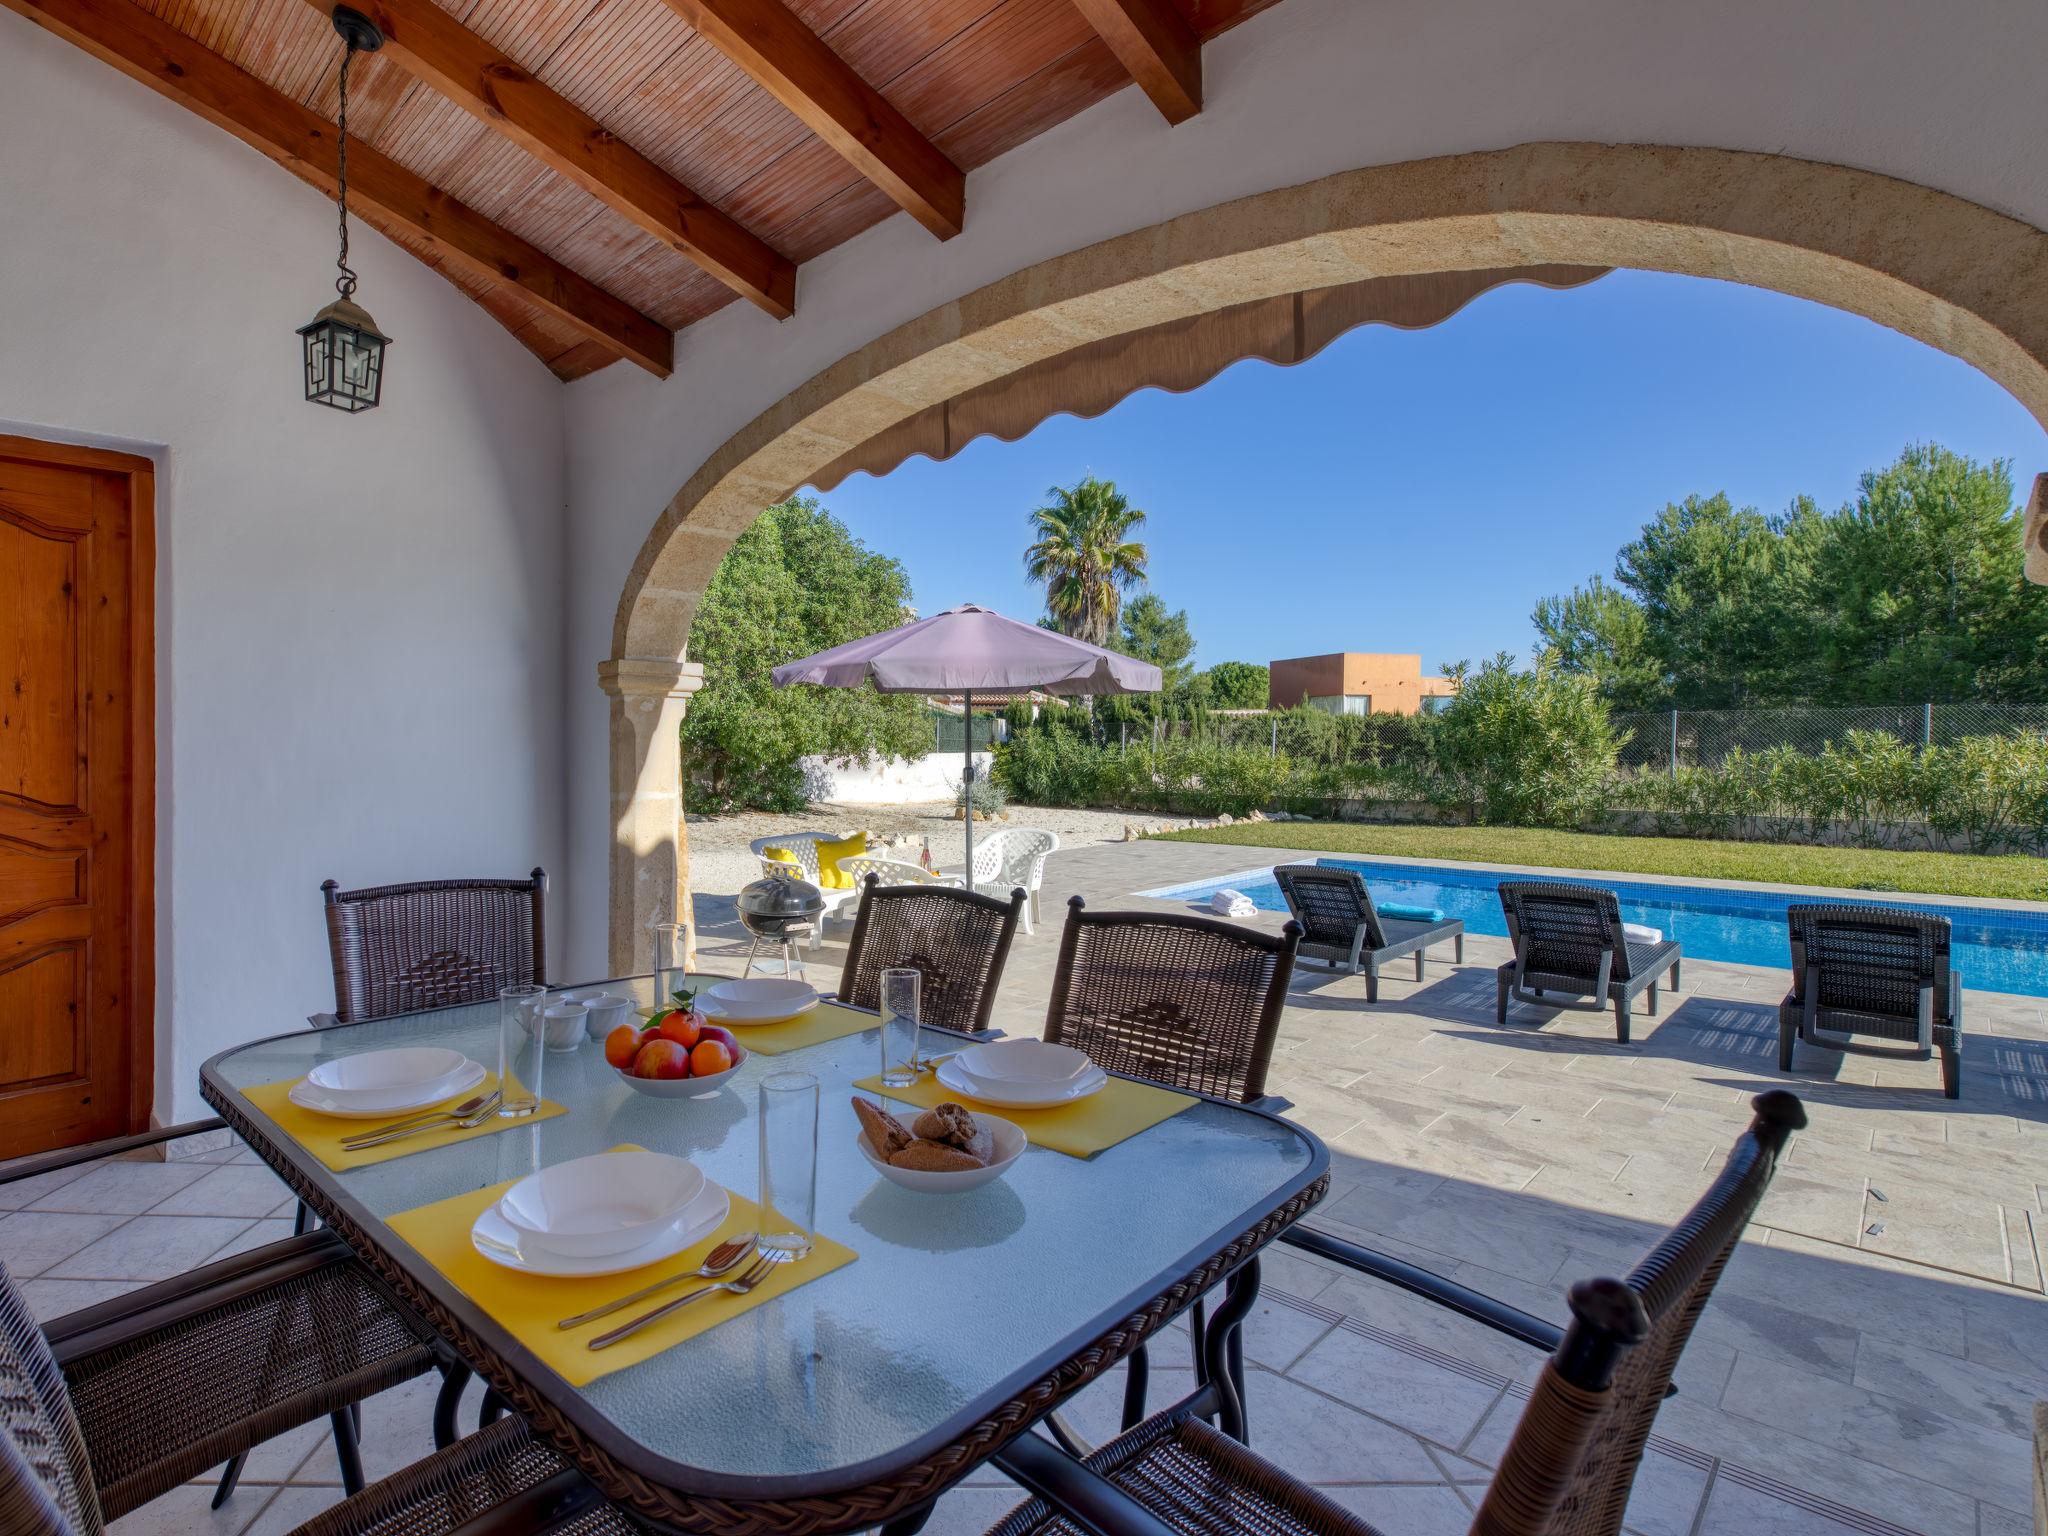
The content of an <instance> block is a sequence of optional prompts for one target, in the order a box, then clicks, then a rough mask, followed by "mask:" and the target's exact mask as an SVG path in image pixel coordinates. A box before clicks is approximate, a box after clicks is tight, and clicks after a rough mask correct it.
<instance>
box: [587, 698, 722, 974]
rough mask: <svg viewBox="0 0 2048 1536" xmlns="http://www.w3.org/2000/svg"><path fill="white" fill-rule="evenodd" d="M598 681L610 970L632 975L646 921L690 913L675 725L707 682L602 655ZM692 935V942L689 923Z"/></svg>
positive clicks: (641, 960) (642, 966)
mask: <svg viewBox="0 0 2048 1536" xmlns="http://www.w3.org/2000/svg"><path fill="white" fill-rule="evenodd" d="M597 681H598V686H599V687H601V688H603V689H604V691H605V693H606V694H607V695H609V696H610V698H611V701H612V708H611V715H612V720H611V737H612V740H611V753H612V858H611V923H610V933H611V945H610V959H611V971H612V974H613V975H615V976H630V975H633V974H634V973H636V972H639V971H644V970H646V969H647V965H648V956H649V953H650V951H649V948H648V938H647V930H648V928H649V926H650V925H652V924H654V923H658V922H662V923H665V922H674V921H677V920H678V915H679V914H680V918H681V919H682V920H687V919H688V918H689V914H690V844H689V833H688V831H687V830H686V829H685V827H684V825H683V763H682V747H681V744H680V742H679V741H678V739H677V728H678V727H679V726H680V725H681V724H682V722H683V713H684V711H685V710H687V709H688V708H689V704H690V695H691V694H693V693H695V692H696V691H697V690H698V689H699V688H702V687H703V686H704V668H703V667H702V666H700V665H699V664H698V663H696V662H693V661H662V660H659V659H654V658H642V657H627V658H625V659H623V660H615V661H602V662H599V663H598V666H597ZM690 939H691V943H692V945H694V944H695V942H696V929H695V927H694V926H692V928H691V931H690Z"/></svg>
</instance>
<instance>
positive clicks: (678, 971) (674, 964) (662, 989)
mask: <svg viewBox="0 0 2048 1536" xmlns="http://www.w3.org/2000/svg"><path fill="white" fill-rule="evenodd" d="M689 953H690V929H689V925H688V924H686V923H656V924H655V925H654V1006H655V1007H657V1008H666V1007H667V1006H668V1005H669V1004H670V1003H672V1002H674V1001H675V995H676V993H677V992H679V991H681V990H682V989H683V988H684V987H685V986H687V985H688V982H687V981H686V980H685V979H684V967H685V965H686V963H687V961H688V958H689Z"/></svg>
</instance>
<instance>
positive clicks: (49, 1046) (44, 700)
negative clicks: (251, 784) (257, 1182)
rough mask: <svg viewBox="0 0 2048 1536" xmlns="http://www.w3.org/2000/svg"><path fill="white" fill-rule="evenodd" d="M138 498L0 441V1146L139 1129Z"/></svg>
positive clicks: (150, 696)
mask: <svg viewBox="0 0 2048 1536" xmlns="http://www.w3.org/2000/svg"><path fill="white" fill-rule="evenodd" d="M153 492H154V473H153V469H152V466H151V465H150V463H149V461H148V460H147V459H138V458H132V457H130V456H128V455H126V454H115V453H102V452H99V451H97V450H94V449H85V448H71V447H66V446H63V445H60V444H54V443H39V442H34V441H32V440H29V439H26V438H15V437H4V436H0V1157H14V1156H17V1155H19V1154H22V1153H26V1152H38V1151H44V1150H47V1149H49V1148H52V1147H61V1146H70V1145H73V1144H75V1143H78V1142H84V1141H93V1140H96V1139H98V1138H100V1137H103V1136H119V1135H125V1134H127V1133H129V1132H131V1131H137V1130H141V1129H143V1128H144V1126H145V1125H146V1123H147V1121H148V1115H149V1104H150V1098H151V1088H152V1083H151V1078H152V1075H153V1071H154V1054H155V1053H154V1043H155V1041H154V1030H155V1020H154V1012H155V999H154V991H155V987H154V942H155V941H154V935H153V932H152V928H153V920H154V903H153V899H152V889H151V882H152V878H153V868H152V866H153V859H152V851H153V843H154V839H155V817H154V813H153V805H154V787H155V785H154V780H155V753H154V748H153V728H154V707H155V686H154V675H153V674H154V665H155V663H154V643H153V633H152V617H151V616H152V611H153V608H154V603H153V590H154V580H155V540H154V529H153V506H152V503H153Z"/></svg>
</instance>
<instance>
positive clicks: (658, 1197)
mask: <svg viewBox="0 0 2048 1536" xmlns="http://www.w3.org/2000/svg"><path fill="white" fill-rule="evenodd" d="M703 1189H704V1175H703V1173H702V1172H700V1171H699V1170H698V1168H697V1166H696V1165H695V1164H694V1163H690V1162H687V1161H685V1160H684V1159H683V1158H680V1157H670V1156H669V1155H668V1154H667V1153H665V1152H600V1153H598V1154H596V1155H595V1156H592V1157H579V1158H576V1159H575V1160H573V1161H571V1162H566V1163H557V1164H555V1166H554V1167H552V1168H543V1169H542V1170H541V1171H540V1172H539V1173H534V1174H529V1175H527V1176H526V1177H525V1178H523V1179H521V1180H520V1181H519V1182H518V1183H517V1184H514V1185H513V1186H512V1187H511V1188H510V1189H508V1190H506V1191H505V1193H504V1195H503V1196H502V1197H501V1198H500V1199H499V1201H498V1209H499V1211H500V1213H501V1214H502V1215H503V1216H504V1218H505V1223H506V1225H507V1226H509V1227H511V1228H512V1229H513V1231H515V1232H517V1233H518V1234H519V1237H520V1241H521V1243H522V1244H524V1243H526V1242H531V1243H533V1244H534V1245H535V1246H536V1247H539V1248H543V1249H546V1250H547V1251H549V1252H551V1253H559V1254H564V1255H567V1256H568V1257H571V1258H597V1257H601V1256H603V1255H605V1254H608V1253H624V1252H626V1251H627V1250H629V1249H632V1248H638V1247H640V1246H641V1245H642V1244H643V1243H646V1242H649V1241H651V1240H652V1239H653V1238H654V1236H655V1235H656V1234H657V1233H659V1232H660V1231H661V1230H662V1229H663V1228H665V1227H668V1226H671V1225H673V1224H674V1222H675V1220H676V1218H677V1217H679V1216H680V1215H682V1213H683V1208H684V1207H685V1206H687V1205H688V1204H689V1203H690V1202H691V1201H692V1200H694V1199H696V1198H697V1196H698V1195H699V1194H701V1193H702V1192H703Z"/></svg>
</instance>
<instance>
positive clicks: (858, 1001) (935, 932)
mask: <svg viewBox="0 0 2048 1536" xmlns="http://www.w3.org/2000/svg"><path fill="white" fill-rule="evenodd" d="M1024 901H1025V896H1024V892H1023V891H1021V890H1015V891H1012V892H1010V899H1009V900H1008V901H1000V900H998V899H997V898H995V897H994V896H984V895H982V894H981V893H980V892H978V891H960V890H954V889H953V888H952V887H950V886H943V885H883V884H882V883H881V878H880V876H878V875H874V874H870V875H869V876H868V877H867V879H866V880H865V881H864V882H863V883H862V885H861V893H860V911H859V914H858V915H857V916H856V917H855V918H854V920H853V938H852V940H851V941H850V942H849V943H848V945H847V949H846V968H845V969H844V970H843V971H841V972H840V973H839V999H840V1001H841V1002H844V1003H849V1004H851V1005H852V1006H854V1007H855V1008H879V1007H880V1006H881V1003H882V972H884V971H886V970H890V969H892V968H898V967H901V968H906V969H909V970H913V971H916V972H917V973H918V974H919V975H920V976H921V977H922V978H923V980H922V982H920V984H919V987H918V1007H919V1010H920V1021H921V1022H923V1023H926V1024H934V1025H937V1026H938V1027H939V1028H940V1029H951V1030H957V1031H959V1032H960V1033H961V1034H978V1033H980V1032H982V1031H984V1030H986V1029H987V1028H988V1027H989V1024H988V1018H989V1013H990V1011H991V1010H992V1009H994V1007H995V1005H996V988H997V986H999V985H1000V984H1001V982H1002V979H1003V966H1004V964H1005V962H1007V961H1008V960H1009V958H1010V941H1011V940H1012V939H1013V938H1015V937H1016V934H1017V919H1018V915H1019V914H1020V913H1021V912H1022V911H1023V909H1024Z"/></svg>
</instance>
